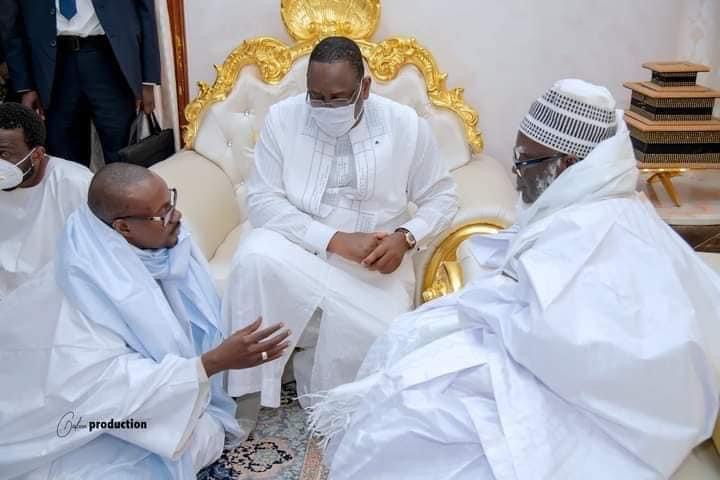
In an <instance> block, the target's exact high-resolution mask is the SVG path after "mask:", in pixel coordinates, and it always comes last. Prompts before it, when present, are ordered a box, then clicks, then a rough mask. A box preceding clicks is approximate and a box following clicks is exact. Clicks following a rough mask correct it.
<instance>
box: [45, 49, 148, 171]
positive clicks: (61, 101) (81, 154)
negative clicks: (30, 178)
mask: <svg viewBox="0 0 720 480" xmlns="http://www.w3.org/2000/svg"><path fill="white" fill-rule="evenodd" d="M58 40H59V39H58ZM61 45H62V42H60V41H58V52H57V54H58V56H57V63H56V67H55V78H54V80H53V91H52V97H51V100H50V106H49V107H48V108H46V111H45V114H46V119H47V147H48V153H49V154H50V155H54V156H56V157H61V158H65V159H67V160H72V161H75V162H78V163H81V164H83V165H90V140H91V138H90V121H91V120H92V122H93V123H94V124H95V128H96V130H97V132H98V136H99V137H100V143H101V144H102V149H103V155H104V157H105V162H106V163H111V162H114V161H117V159H118V156H117V152H118V150H120V149H121V148H123V147H125V146H127V143H128V137H129V133H130V124H131V123H132V121H133V119H134V118H135V106H136V100H135V94H134V93H133V91H132V90H131V89H130V86H129V85H128V83H127V81H126V80H125V76H124V75H123V73H122V71H121V70H120V66H119V65H118V63H117V60H116V59H115V54H114V53H113V51H112V49H111V47H110V44H109V43H107V41H105V42H95V43H94V44H92V45H82V46H80V47H79V48H77V49H75V48H67V47H62V46H61Z"/></svg>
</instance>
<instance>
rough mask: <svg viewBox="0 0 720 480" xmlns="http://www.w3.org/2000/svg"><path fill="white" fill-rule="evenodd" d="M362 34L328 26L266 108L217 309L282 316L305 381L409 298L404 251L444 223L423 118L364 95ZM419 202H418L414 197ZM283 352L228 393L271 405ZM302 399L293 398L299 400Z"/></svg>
mask: <svg viewBox="0 0 720 480" xmlns="http://www.w3.org/2000/svg"><path fill="white" fill-rule="evenodd" d="M370 83H371V79H370V78H369V77H366V76H365V75H364V65H363V59H362V54H361V52H360V49H359V47H358V46H357V45H356V44H355V43H354V42H353V41H352V40H350V39H347V38H342V37H329V38H326V39H324V40H322V41H321V42H320V43H319V44H318V45H317V46H316V47H315V49H314V50H313V52H312V53H311V55H310V59H309V64H308V71H307V93H303V94H302V95H298V96H295V97H291V98H289V99H286V100H283V101H281V102H279V103H277V104H275V105H273V106H272V107H271V108H270V111H269V112H268V115H267V120H266V124H265V127H264V128H263V130H262V132H261V134H260V138H259V141H258V143H257V146H256V150H255V170H254V172H253V174H252V176H251V178H250V181H249V184H248V207H249V212H250V221H251V222H252V224H253V226H254V227H255V229H254V230H253V231H252V232H251V233H250V234H249V235H248V237H247V238H245V239H243V241H242V243H241V245H240V247H239V250H238V251H237V252H236V254H235V258H234V260H233V268H232V272H231V275H230V277H229V280H228V287H227V290H226V292H225V296H224V305H223V312H224V313H223V315H224V317H225V320H226V321H227V322H228V324H230V325H232V326H233V328H241V327H244V326H246V325H247V324H248V323H250V322H252V321H253V319H254V318H257V317H258V316H262V317H263V319H264V320H265V321H266V322H269V323H273V322H276V321H278V320H277V319H280V318H282V319H283V321H287V322H289V326H290V328H291V329H292V330H293V332H295V333H294V335H293V336H292V337H291V338H290V344H291V347H293V348H294V347H296V346H297V347H300V348H302V349H303V351H300V352H296V354H295V357H294V363H293V367H294V373H295V378H296V380H297V382H298V392H299V393H300V394H305V393H310V392H317V391H321V390H326V389H328V388H331V387H333V386H336V385H339V384H341V383H343V382H347V381H350V380H352V379H353V378H354V377H355V374H356V372H357V369H358V367H359V365H360V362H361V360H362V358H363V357H364V355H365V352H366V350H367V348H368V347H369V346H370V344H371V343H372V341H373V340H374V339H375V338H376V336H378V335H379V334H380V333H382V332H383V331H384V330H385V328H386V326H387V322H388V321H389V320H390V319H392V318H394V317H395V316H397V315H399V314H401V313H403V312H405V311H407V310H408V309H410V308H411V307H412V305H413V297H414V286H415V272H414V271H413V264H412V251H413V250H417V249H418V248H422V247H423V246H425V245H426V244H427V243H428V242H429V241H430V240H431V238H432V237H433V236H434V235H437V234H438V233H440V232H442V231H443V230H444V229H445V228H447V227H448V226H449V225H450V222H451V220H452V218H453V216H454V215H455V213H456V211H457V198H456V194H455V184H454V182H453V180H452V178H451V177H450V175H449V174H448V171H447V168H446V167H445V162H444V161H443V159H442V158H440V155H439V153H438V150H437V147H436V145H435V141H434V139H433V135H432V132H431V130H430V127H429V126H428V123H427V122H426V121H425V120H423V119H422V118H419V117H418V115H417V114H416V112H415V111H414V110H413V109H412V108H410V107H407V106H403V105H400V104H398V103H395V102H393V101H391V100H388V99H386V98H382V97H379V96H377V95H372V94H370ZM411 203H413V204H415V205H416V206H417V210H416V211H415V213H414V214H411V213H410V211H409V207H410V204H411ZM288 357H289V353H288V355H286V356H284V357H282V358H281V359H280V360H278V361H276V362H273V363H272V364H267V365H264V366H262V367H260V368H255V369H248V370H246V371H241V372H231V373H230V377H229V391H230V393H231V394H232V395H234V396H240V395H244V394H249V393H253V392H258V391H260V392H261V402H262V404H263V405H265V406H270V407H277V406H279V405H280V381H281V377H282V373H283V368H284V366H285V364H286V362H287V360H288ZM301 401H302V399H301Z"/></svg>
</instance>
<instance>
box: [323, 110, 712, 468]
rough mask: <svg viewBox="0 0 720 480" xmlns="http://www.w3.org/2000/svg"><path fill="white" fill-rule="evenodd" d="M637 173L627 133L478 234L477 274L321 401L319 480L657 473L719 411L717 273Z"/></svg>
mask: <svg viewBox="0 0 720 480" xmlns="http://www.w3.org/2000/svg"><path fill="white" fill-rule="evenodd" d="M618 118H622V115H620V116H619V117H618ZM636 180H637V169H636V167H635V159H634V156H633V150H632V145H631V143H630V139H629V137H628V134H627V130H626V129H624V128H623V129H621V130H620V133H618V134H617V135H616V136H615V137H613V138H611V139H609V140H606V141H605V142H603V143H601V144H600V145H599V146H598V147H596V148H595V149H594V150H593V151H592V152H591V153H590V154H589V156H588V157H587V158H585V159H584V160H583V161H581V162H579V163H577V164H576V165H574V166H572V167H571V168H569V169H568V170H566V171H565V172H563V173H562V174H561V175H560V176H559V177H558V179H557V180H555V182H553V183H552V184H551V185H550V187H549V188H548V189H547V190H546V191H545V192H544V193H543V194H542V195H541V196H540V198H539V199H538V201H537V202H535V204H533V205H532V206H530V207H529V208H527V209H525V210H522V211H520V212H519V213H518V224H517V225H516V228H515V229H512V230H511V231H508V232H503V233H502V234H501V235H499V236H496V237H485V238H483V237H476V238H474V239H472V240H471V242H473V243H472V249H471V250H472V253H473V257H474V258H475V259H476V260H477V261H478V262H479V263H481V264H482V266H483V267H484V268H485V269H486V273H485V274H484V275H481V276H480V277H479V278H477V279H476V280H474V281H473V283H471V284H470V285H467V286H466V287H465V288H464V289H463V290H461V291H460V292H459V293H457V294H455V295H453V296H450V297H447V298H443V299H440V300H438V301H436V302H432V303H430V304H428V305H426V306H424V307H423V308H421V309H419V310H418V311H416V312H413V313H409V314H407V315H404V316H402V317H401V318H400V319H398V320H397V321H396V322H394V323H393V324H392V325H391V327H390V329H389V331H388V332H387V333H386V334H385V335H383V336H382V337H381V338H380V339H379V340H378V341H377V342H376V343H375V344H374V345H373V346H372V348H371V349H370V351H369V353H368V356H367V358H366V359H365V362H364V363H363V366H362V368H361V370H360V372H359V374H358V380H357V381H356V382H354V383H350V384H347V385H343V386H341V387H339V388H337V389H334V390H332V391H330V392H329V394H328V395H326V396H324V400H323V401H321V402H318V403H316V405H315V407H314V410H313V411H312V414H311V418H312V422H313V426H314V429H315V430H316V432H318V433H320V434H324V435H326V439H328V438H331V440H330V443H329V449H328V451H327V455H326V461H327V462H328V464H329V465H330V478H331V479H333V480H339V479H357V480H360V479H367V478H372V479H373V480H385V479H388V480H389V479H393V480H398V479H412V480H431V479H432V480H461V479H463V480H464V479H467V480H492V479H497V480H576V479H583V480H606V479H609V478H615V479H633V480H644V479H647V480H650V479H652V480H659V479H666V478H668V477H669V476H670V475H671V474H672V473H673V471H674V470H675V469H676V468H677V467H678V466H679V465H680V464H681V462H682V461H683V459H684V458H685V456H686V455H687V454H688V453H689V452H690V450H691V449H692V448H693V447H694V446H696V445H697V444H698V443H700V442H701V441H703V440H704V439H706V438H708V437H709V436H710V434H711V432H712V428H713V425H714V422H715V418H716V416H717V413H718V378H717V377H718V367H720V358H719V357H718V353H719V352H720V350H718V348H717V346H718V345H719V344H720V323H718V312H719V311H720V278H718V276H717V275H716V274H715V273H714V272H713V271H712V270H710V268H709V267H707V266H706V265H705V264H704V263H703V262H702V261H701V260H700V259H699V258H698V257H697V256H696V254H695V253H694V252H693V251H692V250H691V249H690V248H689V247H688V245H687V244H686V243H685V242H684V241H683V240H682V239H680V238H679V237H678V236H677V235H676V234H675V233H674V232H673V231H672V230H671V229H670V228H669V227H668V226H667V225H666V224H665V223H664V222H663V221H662V220H661V219H660V218H659V217H658V215H657V214H656V213H655V211H654V209H653V207H652V205H651V204H650V203H649V202H648V201H647V199H645V198H644V197H642V196H641V195H639V194H636V193H635V192H634V188H635V182H636Z"/></svg>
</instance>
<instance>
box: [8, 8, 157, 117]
mask: <svg viewBox="0 0 720 480" xmlns="http://www.w3.org/2000/svg"><path fill="white" fill-rule="evenodd" d="M10 1H11V3H14V4H15V8H16V9H17V15H16V19H15V21H14V22H13V24H12V28H11V30H10V34H9V38H8V42H7V44H6V46H5V50H6V55H7V63H8V67H9V69H10V77H11V79H12V81H13V85H14V87H15V88H16V89H17V90H20V91H21V90H37V91H38V94H39V95H40V98H41V100H42V102H43V105H44V106H45V107H48V106H49V105H50V95H51V93H52V86H53V80H54V77H55V60H56V57H57V23H56V22H57V20H56V17H55V16H56V15H60V13H59V12H56V8H55V0H10ZM92 3H93V5H94V7H95V13H96V14H97V17H98V19H99V20H100V25H102V27H103V30H105V34H106V35H107V37H108V40H109V41H110V45H111V46H112V50H113V52H114V53H115V58H117V61H118V64H119V65H120V68H121V70H122V72H123V75H124V76H125V79H126V80H127V82H128V85H129V86H130V88H131V89H132V90H133V91H134V92H135V95H136V96H137V97H138V98H140V95H141V90H142V83H143V82H147V83H158V84H159V83H160V52H159V51H158V38H157V26H156V22H155V2H154V0H92Z"/></svg>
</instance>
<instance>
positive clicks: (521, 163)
mask: <svg viewBox="0 0 720 480" xmlns="http://www.w3.org/2000/svg"><path fill="white" fill-rule="evenodd" d="M523 153H524V152H523V151H522V148H521V147H515V149H514V150H513V166H512V171H513V173H514V174H515V175H517V176H518V177H520V178H522V169H524V168H525V167H529V166H530V165H537V164H538V163H542V162H546V161H548V160H559V159H561V158H563V157H564V156H565V154H564V153H553V154H552V155H543V156H541V157H534V158H528V159H526V160H520V156H521V155H522V154H523Z"/></svg>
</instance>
